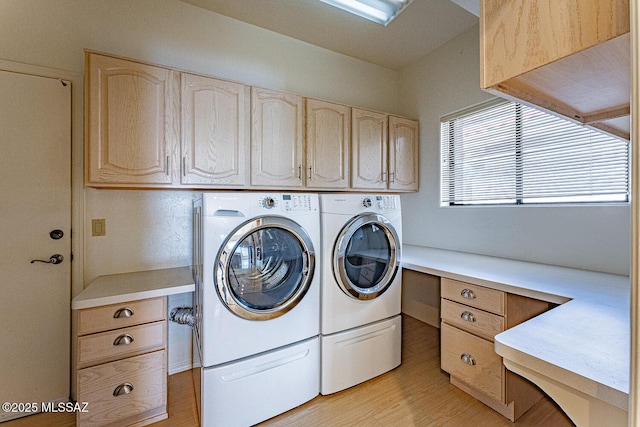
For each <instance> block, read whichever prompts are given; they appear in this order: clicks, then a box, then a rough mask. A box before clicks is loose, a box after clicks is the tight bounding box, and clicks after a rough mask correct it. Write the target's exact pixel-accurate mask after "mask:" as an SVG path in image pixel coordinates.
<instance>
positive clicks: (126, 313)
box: [113, 307, 133, 319]
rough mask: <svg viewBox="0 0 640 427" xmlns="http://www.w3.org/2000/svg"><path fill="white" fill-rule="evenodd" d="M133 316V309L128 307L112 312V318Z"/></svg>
mask: <svg viewBox="0 0 640 427" xmlns="http://www.w3.org/2000/svg"><path fill="white" fill-rule="evenodd" d="M131 316H133V310H131V309H130V308H128V307H125V308H120V309H118V310H116V312H115V313H113V318H114V319H122V318H123V317H131Z"/></svg>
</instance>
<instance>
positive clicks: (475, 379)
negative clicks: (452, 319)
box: [440, 323, 505, 403]
mask: <svg viewBox="0 0 640 427" xmlns="http://www.w3.org/2000/svg"><path fill="white" fill-rule="evenodd" d="M440 339H441V344H442V348H441V366H442V370H443V371H446V372H448V373H449V374H450V375H451V376H452V377H456V378H457V379H458V380H460V381H462V382H464V383H465V384H468V385H469V386H470V387H472V388H474V389H476V390H478V391H479V392H481V393H483V394H485V395H487V396H490V397H492V398H494V399H496V400H498V401H500V402H503V403H504V401H505V387H504V378H505V368H504V366H503V365H502V358H501V357H500V356H499V355H498V354H497V353H496V352H495V351H494V349H493V343H492V342H490V341H487V340H485V339H482V338H479V337H476V336H475V335H472V334H470V333H468V332H465V331H462V330H460V329H458V328H455V327H453V326H450V325H447V324H446V323H442V324H441V330H440Z"/></svg>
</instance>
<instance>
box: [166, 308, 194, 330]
mask: <svg viewBox="0 0 640 427" xmlns="http://www.w3.org/2000/svg"><path fill="white" fill-rule="evenodd" d="M169 320H171V321H172V322H176V323H179V324H181V325H189V326H191V327H192V328H193V327H194V326H195V325H196V316H195V315H194V314H193V307H175V308H174V309H173V310H171V313H169Z"/></svg>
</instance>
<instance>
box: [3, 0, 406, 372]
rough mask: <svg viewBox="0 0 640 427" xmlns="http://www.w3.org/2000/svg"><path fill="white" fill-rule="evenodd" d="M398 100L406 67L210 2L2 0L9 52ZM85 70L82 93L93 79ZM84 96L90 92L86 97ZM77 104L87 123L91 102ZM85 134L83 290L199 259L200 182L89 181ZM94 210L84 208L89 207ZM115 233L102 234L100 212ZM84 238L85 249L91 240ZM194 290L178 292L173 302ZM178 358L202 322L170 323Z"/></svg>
mask: <svg viewBox="0 0 640 427" xmlns="http://www.w3.org/2000/svg"><path fill="white" fill-rule="evenodd" d="M85 48H87V49H92V50H98V51H104V52H109V53H113V54H117V55H122V56H126V57H130V58H136V59H140V60H144V61H148V62H154V63H158V64H162V65H167V66H171V67H175V68H179V69H183V70H188V71H195V72H199V73H203V74H209V75H212V76H216V77H220V78H225V79H229V80H235V81H239V82H242V83H246V84H251V85H256V86H262V87H267V88H271V89H277V90H283V91H288V92H293V93H297V94H300V95H304V96H309V97H315V98H320V99H325V100H330V101H336V102H341V103H345V104H351V105H356V106H361V107H365V108H371V109H375V110H381V111H388V112H397V111H396V110H397V91H398V73H397V72H395V71H392V70H388V69H385V68H382V67H379V66H375V65H372V64H369V63H365V62H362V61H359V60H355V59H353V58H349V57H347V56H344V55H340V54H336V53H333V52H330V51H328V50H325V49H321V48H318V47H315V46H312V45H309V44H307V43H304V42H300V41H298V40H294V39H291V38H289V37H285V36H281V35H279V34H276V33H272V32H269V31H266V30H263V29H260V28H258V27H254V26H251V25H247V24H244V23H241V22H239V21H235V20H233V19H229V18H226V17H223V16H221V15H217V14H215V13H212V12H208V11H206V10H203V9H199V8H197V7H195V6H192V5H189V4H186V3H182V2H180V1H179V0H106V1H105V0H55V1H51V0H2V1H0V59H4V60H9V61H15V62H22V63H27V64H33V65H39V66H44V67H50V68H56V69H62V70H69V71H71V72H73V73H76V74H77V75H79V76H82V75H83V73H84V52H83V49H85ZM80 80H81V79H79V81H75V82H74V90H75V91H76V94H78V91H80V93H81V91H82V81H80ZM74 99H76V100H77V99H81V97H76V98H74ZM78 104H80V103H79V102H76V103H75V105H74V127H75V128H76V129H80V130H79V132H76V134H75V135H81V134H82V133H81V129H82V120H83V119H82V117H83V116H82V105H78ZM82 147H83V142H82V140H81V137H77V136H76V138H75V140H74V142H73V148H74V160H73V174H74V179H73V182H74V187H75V190H74V195H75V201H74V212H75V214H74V215H75V216H74V218H75V223H74V225H73V226H74V228H75V230H76V233H74V234H75V235H76V236H78V235H80V234H81V233H79V232H78V231H79V230H84V232H85V233H84V241H83V240H82V239H78V241H76V242H75V246H76V247H75V248H74V251H75V255H76V256H75V260H76V264H75V265H76V266H78V265H82V266H83V267H84V273H83V272H82V268H80V269H79V273H77V274H76V275H75V276H74V283H73V294H74V295H76V294H77V293H79V292H80V291H81V290H82V288H83V286H86V285H88V284H89V283H90V282H91V281H92V280H93V279H94V278H95V277H97V276H99V275H104V274H112V273H121V272H130V271H139V270H147V269H154V268H169V267H177V266H184V265H190V263H191V217H190V212H191V199H192V197H193V193H191V192H188V191H125V190H95V189H86V190H83V188H82V171H83V167H82V158H83V153H82ZM83 212H84V213H83ZM92 218H104V219H105V220H106V231H107V235H106V236H104V237H91V235H90V230H91V228H90V227H91V225H90V224H91V219H92ZM82 245H84V251H82V249H83V248H82V247H81V246H82ZM179 305H185V296H184V295H181V296H175V297H171V298H170V299H169V309H171V308H173V307H174V306H179ZM169 342H170V346H169V369H170V371H175V370H179V369H181V367H182V366H184V364H185V358H186V360H188V361H189V362H190V352H188V353H187V352H186V350H185V349H186V348H187V347H190V344H188V345H187V344H186V343H190V332H189V331H188V330H187V328H186V327H184V326H182V325H175V327H171V326H170V329H169Z"/></svg>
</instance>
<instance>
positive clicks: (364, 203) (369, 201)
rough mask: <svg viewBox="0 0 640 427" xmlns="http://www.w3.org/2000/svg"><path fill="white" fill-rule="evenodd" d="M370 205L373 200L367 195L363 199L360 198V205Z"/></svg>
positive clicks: (366, 206) (367, 206)
mask: <svg viewBox="0 0 640 427" xmlns="http://www.w3.org/2000/svg"><path fill="white" fill-rule="evenodd" d="M372 205H373V202H372V201H371V199H370V198H369V197H365V198H364V199H362V206H364V207H365V208H370V207H371V206H372Z"/></svg>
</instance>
